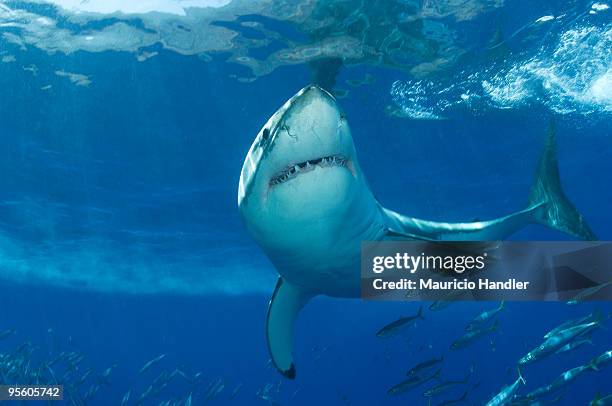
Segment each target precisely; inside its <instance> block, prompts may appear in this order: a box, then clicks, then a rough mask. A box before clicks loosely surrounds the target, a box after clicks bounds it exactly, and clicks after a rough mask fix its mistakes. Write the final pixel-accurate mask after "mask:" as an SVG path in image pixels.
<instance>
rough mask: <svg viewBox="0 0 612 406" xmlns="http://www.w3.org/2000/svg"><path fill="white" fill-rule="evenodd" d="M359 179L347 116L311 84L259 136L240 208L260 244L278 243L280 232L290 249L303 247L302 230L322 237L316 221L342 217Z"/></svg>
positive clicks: (244, 175) (249, 158)
mask: <svg viewBox="0 0 612 406" xmlns="http://www.w3.org/2000/svg"><path fill="white" fill-rule="evenodd" d="M361 182H362V176H361V172H360V170H359V167H358V164H357V161H356V155H355V147H354V145H353V139H352V137H351V132H350V129H349V126H348V124H347V121H346V118H345V116H344V114H343V112H342V111H341V110H340V108H339V106H338V104H337V103H336V100H335V99H334V97H333V96H332V95H330V94H329V93H328V92H326V91H325V90H323V89H321V88H320V87H318V86H308V87H306V88H304V89H302V90H300V91H299V92H298V93H297V94H296V95H295V96H293V97H292V98H291V99H289V100H288V101H287V102H286V103H285V104H284V105H283V106H282V107H281V108H280V109H279V110H278V111H277V112H276V113H275V114H274V115H273V116H272V117H271V118H270V119H269V120H268V122H267V123H266V125H265V126H264V127H263V128H262V129H261V131H260V132H259V134H258V135H257V137H256V138H255V141H254V142H253V145H252V146H251V149H250V150H249V153H248V155H247V157H246V159H245V161H244V165H243V167H242V173H241V176H240V184H239V187H238V206H239V208H240V212H241V215H242V217H243V219H244V220H245V223H246V225H247V227H248V229H249V231H250V232H251V234H252V235H253V236H254V237H255V239H256V240H258V242H259V243H264V245H268V246H269V245H275V243H274V241H272V240H279V236H281V235H282V236H283V238H282V239H283V240H284V243H286V244H293V243H297V242H299V241H297V237H298V235H296V234H297V233H298V229H299V230H300V231H305V232H306V235H307V233H308V231H311V232H312V233H316V232H325V230H323V229H318V228H317V224H319V225H321V227H323V226H322V224H323V223H322V220H324V219H329V218H341V216H338V215H339V214H341V213H342V212H343V210H345V207H346V205H348V204H350V202H351V199H352V197H353V196H354V195H355V194H356V193H357V188H358V187H359V186H360V184H361ZM326 224H329V222H327V223H326ZM304 227H306V229H305V228H304ZM294 233H295V234H294ZM292 236H295V238H296V241H291V240H292ZM300 238H304V233H303V232H301V237H300ZM278 243H279V244H282V242H278Z"/></svg>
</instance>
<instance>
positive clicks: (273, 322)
mask: <svg viewBox="0 0 612 406" xmlns="http://www.w3.org/2000/svg"><path fill="white" fill-rule="evenodd" d="M311 297H312V295H310V294H308V293H306V292H304V291H302V290H300V289H299V288H297V287H296V286H294V285H292V284H290V283H289V282H287V281H285V280H284V279H283V278H278V282H277V283H276V288H275V289H274V293H273V294H272V298H271V299H270V304H269V306H268V316H267V317H266V341H267V343H268V350H269V352H270V357H271V359H272V364H273V365H274V367H276V369H277V370H278V371H279V372H280V373H281V374H282V375H283V376H284V377H285V378H288V379H295V366H294V364H293V325H294V323H295V319H296V318H297V315H298V313H299V312H300V310H302V307H304V305H305V304H306V302H308V300H310V298H311Z"/></svg>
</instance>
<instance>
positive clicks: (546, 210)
mask: <svg viewBox="0 0 612 406" xmlns="http://www.w3.org/2000/svg"><path fill="white" fill-rule="evenodd" d="M238 207H239V211H240V214H241V217H242V219H243V222H244V224H245V226H246V228H247V230H248V232H249V233H250V235H251V236H252V237H253V239H254V240H255V241H256V242H257V243H258V244H259V246H260V247H261V248H262V250H263V251H264V252H265V254H266V255H267V256H268V257H269V259H270V261H271V262H272V264H273V265H274V266H275V267H276V269H277V271H278V273H279V274H280V277H279V279H278V282H277V284H276V288H275V289H274V293H273V294H272V298H271V300H270V304H269V307H268V314H267V318H266V335H267V343H268V349H269V352H270V356H271V359H272V362H273V364H274V366H275V367H276V368H277V369H278V371H280V373H282V374H283V375H284V376H285V377H287V378H290V379H293V378H295V366H294V363H293V356H292V347H293V325H294V321H295V319H296V317H297V315H298V313H299V311H300V310H301V309H302V307H303V306H304V305H305V304H306V303H307V302H308V301H309V300H310V299H311V298H313V297H314V296H316V295H321V294H322V295H328V296H333V297H347V298H354V297H359V294H360V248H361V242H362V241H380V240H397V239H398V238H400V239H406V240H449V241H466V240H467V241H481V240H501V239H504V238H506V237H508V236H510V235H511V234H513V233H514V232H516V231H518V230H519V229H521V228H523V227H525V226H526V225H528V224H530V223H539V224H543V225H546V226H548V227H551V228H553V229H556V230H559V231H561V232H564V233H567V234H569V235H571V236H574V237H577V238H581V239H586V240H594V239H595V235H594V234H593V233H592V232H591V230H590V228H589V226H588V225H587V223H586V221H585V220H584V218H583V216H582V215H581V214H580V213H579V212H578V211H577V210H576V208H575V207H574V205H573V204H572V203H571V202H570V201H569V200H568V199H567V198H566V197H565V195H564V193H563V191H562V189H561V183H560V179H559V171H558V169H557V158H556V147H555V132H554V128H552V127H551V129H550V130H549V132H548V136H547V139H546V143H545V147H544V152H543V153H542V156H541V158H540V162H539V165H538V168H537V172H536V176H535V181H534V183H533V186H532V188H531V193H530V195H529V199H528V203H527V206H526V208H525V209H523V210H520V211H517V212H515V213H512V214H509V215H506V216H503V217H500V218H496V219H493V220H487V221H472V222H464V223H446V222H437V221H429V220H422V219H417V218H413V217H408V216H405V215H402V214H399V213H396V212H394V211H392V210H389V209H387V208H385V207H383V206H382V205H381V203H380V202H379V201H378V200H377V199H376V198H375V197H374V195H373V193H372V191H371V190H370V188H369V186H368V183H367V181H366V178H365V176H364V174H363V172H362V171H361V168H360V166H359V161H358V160H357V155H356V152H355V146H354V144H353V138H352V136H351V130H350V129H349V125H348V122H347V119H346V116H345V115H344V113H343V112H342V110H341V109H340V107H339V106H338V103H337V102H336V100H335V99H334V97H333V96H332V95H331V94H330V93H328V92H327V91H325V90H323V89H322V88H320V87H318V86H314V85H311V86H307V87H305V88H304V89H302V90H300V91H299V92H298V93H297V94H296V95H295V96H293V97H292V98H291V99H289V100H288V101H287V102H286V103H285V104H284V105H283V106H282V107H281V108H280V109H279V110H278V111H277V112H276V113H274V115H272V117H270V119H269V120H268V121H267V123H266V124H265V125H264V126H263V128H262V129H261V131H259V133H258V134H257V137H256V138H255V140H254V141H253V144H252V145H251V148H250V150H249V152H248V154H247V156H246V159H245V161H244V165H243V167H242V172H241V175H240V183H239V186H238Z"/></svg>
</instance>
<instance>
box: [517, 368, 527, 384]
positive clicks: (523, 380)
mask: <svg viewBox="0 0 612 406" xmlns="http://www.w3.org/2000/svg"><path fill="white" fill-rule="evenodd" d="M516 370H517V371H518V377H519V379H520V380H521V382H522V383H523V385H527V381H526V380H525V378H523V373H522V372H521V368H520V367H516Z"/></svg>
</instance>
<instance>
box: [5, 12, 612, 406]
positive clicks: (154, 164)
mask: <svg viewBox="0 0 612 406" xmlns="http://www.w3.org/2000/svg"><path fill="white" fill-rule="evenodd" d="M56 3H57V2H56ZM390 3H391V2H389V4H390ZM394 3H395V2H394ZM397 3H398V4H401V3H402V2H397ZM406 3H408V2H406ZM450 3H453V2H450ZM604 6H606V4H605V3H603V2H600V3H592V2H570V3H567V4H565V3H564V2H545V3H542V4H538V5H524V4H520V3H517V2H509V3H507V4H503V3H502V2H500V4H499V7H497V8H495V10H493V11H488V12H484V11H483V15H482V16H480V17H478V19H476V21H475V22H474V21H471V22H469V21H466V20H462V19H460V18H457V21H451V22H448V24H449V25H450V26H452V27H453V28H454V30H455V35H456V36H458V37H459V38H460V39H462V40H463V41H464V42H470V43H472V44H474V45H473V48H471V49H470V50H469V51H470V53H469V54H468V55H467V56H465V57H464V59H463V60H460V61H459V62H458V63H457V64H456V65H453V66H451V67H448V68H445V69H444V70H441V71H436V72H433V73H431V74H428V75H419V74H417V73H415V71H412V73H410V72H407V71H405V70H402V69H397V67H395V66H392V65H393V64H390V63H380V62H376V63H374V62H372V61H371V60H369V59H367V58H364V60H362V61H359V62H358V63H350V64H349V63H347V64H346V66H344V67H342V68H341V69H340V71H339V73H338V76H337V77H336V88H335V89H336V94H337V95H338V96H339V97H338V101H339V103H340V105H341V106H342V108H343V109H344V110H345V113H346V116H347V119H348V122H349V125H350V127H351V130H352V135H353V138H354V141H355V145H356V148H357V153H358V156H359V160H360V163H361V166H362V169H363V171H364V173H365V174H366V176H367V178H368V180H369V183H370V186H371V188H372V189H373V191H374V192H375V194H376V196H377V198H378V199H379V200H380V201H381V202H382V203H383V204H384V205H385V206H386V207H389V208H392V209H394V210H397V211H399V212H401V213H405V214H409V215H411V216H415V217H421V218H430V219H436V220H442V219H444V220H448V221H459V220H466V219H473V218H481V219H484V218H493V217H497V216H500V215H504V214H507V213H510V212H513V211H516V210H519V209H522V208H523V207H524V206H525V204H526V199H527V195H528V191H529V187H530V185H531V181H532V177H533V173H534V170H535V166H536V164H537V161H538V156H539V154H540V152H541V150H542V146H543V143H544V136H545V131H546V128H547V125H548V123H549V121H550V120H551V119H553V120H554V121H555V122H556V128H557V142H558V149H559V152H558V154H559V157H558V158H559V166H560V172H561V176H562V181H563V185H564V188H565V192H566V194H567V195H568V196H569V197H570V198H571V200H572V201H573V202H574V203H575V204H576V206H577V207H578V208H579V209H580V211H581V212H582V213H583V214H584V215H585V217H586V218H587V220H588V222H589V224H590V225H591V227H592V229H593V231H594V232H595V233H596V234H597V235H598V237H599V238H600V239H601V240H609V239H612V217H611V216H610V204H611V202H612V188H611V187H610V186H611V185H612V163H611V161H610V159H609V155H610V151H611V150H612V138H611V137H610V136H611V135H612V134H611V131H610V129H611V127H610V114H611V112H612V101H611V94H612V85H611V83H612V79H611V76H610V75H611V74H612V71H611V69H612V68H611V67H610V66H611V65H610V63H611V62H612V55H611V53H612V51H610V50H611V49H612V48H611V47H610V44H611V43H612V34H611V32H612V31H611V30H612V28H611V22H610V14H609V10H607V9H606V8H605V7H604ZM56 7H58V6H51V5H47V6H43V5H40V4H30V2H27V1H26V2H12V1H7V2H3V1H0V23H3V24H0V34H2V37H1V38H0V46H1V48H0V58H2V63H0V89H1V90H0V140H1V144H0V280H1V285H0V286H1V290H0V292H1V294H0V331H5V330H6V329H14V330H15V333H14V334H10V335H8V336H7V337H6V338H3V339H1V340H0V354H15V351H16V348H18V347H19V346H20V345H22V344H23V343H25V342H29V343H31V345H32V349H31V351H30V350H27V351H25V353H26V354H28V356H27V359H28V360H30V361H31V363H32V365H35V364H36V363H37V362H45V361H47V360H50V359H54V358H56V357H57V356H58V355H59V354H61V353H62V352H64V354H65V353H67V352H70V351H77V352H81V353H83V354H84V359H83V361H81V362H80V363H79V365H77V366H76V367H74V368H73V370H71V371H70V374H68V375H66V378H65V379H66V380H67V381H69V382H75V381H76V380H78V379H79V377H82V376H83V375H84V374H85V373H86V372H87V370H88V369H89V368H92V369H93V371H94V372H93V373H92V374H91V375H90V376H88V377H87V378H86V380H85V381H84V382H83V383H82V384H80V385H79V386H78V389H76V392H78V393H79V394H80V396H81V397H85V395H86V393H87V392H88V391H90V390H92V388H98V389H96V390H97V392H96V393H95V394H91V396H90V398H89V399H88V400H87V402H86V404H91V405H115V404H116V405H119V404H121V400H122V398H123V397H124V395H125V394H126V393H127V392H128V391H131V392H130V393H131V395H130V400H129V404H136V403H137V400H138V399H139V397H140V396H141V395H142V394H143V393H146V391H147V389H148V387H149V385H151V384H152V383H153V382H154V381H155V380H156V378H158V377H159V376H160V374H162V373H163V371H167V372H168V373H172V372H173V371H176V369H177V368H178V369H179V370H180V371H181V372H183V373H184V374H185V376H186V377H187V378H188V379H185V377H183V376H180V375H175V376H174V378H173V379H172V380H171V381H169V384H168V385H167V387H165V388H163V389H161V390H160V392H159V393H158V394H155V395H149V396H146V397H144V398H143V399H144V400H142V402H141V404H152V405H153V404H160V403H161V402H163V401H165V400H173V401H176V402H177V404H185V403H186V399H187V398H188V397H189V394H191V398H192V400H193V403H194V404H207V403H210V404H254V405H257V404H262V405H263V404H266V403H269V404H282V405H311V404H339V405H342V404H351V405H387V404H389V405H392V404H415V405H417V404H428V399H426V398H425V397H424V396H423V395H422V392H423V390H424V388H425V387H426V386H424V387H423V388H417V389H416V390H413V391H410V392H407V393H406V394H403V395H401V396H397V397H393V396H389V395H387V393H386V392H387V390H388V389H389V388H390V387H391V386H393V385H394V384H396V383H398V382H400V381H401V380H402V379H404V377H405V373H406V371H407V370H408V369H409V368H410V367H412V366H413V365H414V364H416V363H418V362H420V361H422V360H425V359H429V358H433V357H438V356H440V355H444V365H443V373H442V374H443V377H444V379H461V378H463V377H464V376H465V375H466V374H467V373H468V371H469V370H470V368H472V366H473V369H474V373H473V375H472V377H471V379H470V383H469V384H467V385H463V386H460V387H459V388H456V389H453V390H452V391H449V392H448V393H445V394H443V395H440V396H438V397H435V398H434V400H433V401H432V403H431V404H439V403H441V402H443V401H444V400H448V399H455V398H458V397H460V396H461V395H462V394H463V392H464V391H467V392H468V395H467V400H466V401H465V402H464V404H485V403H486V402H487V401H488V400H489V399H490V398H491V397H492V396H493V395H494V394H496V393H497V392H498V391H499V390H500V389H501V388H502V387H504V386H505V385H508V384H510V383H512V382H513V381H514V380H515V379H516V370H515V365H516V361H517V360H518V359H519V358H520V357H521V356H523V355H524V354H525V353H526V352H527V351H529V350H530V349H532V348H533V347H535V346H537V345H539V344H540V343H541V337H542V335H543V334H544V333H546V332H547V331H549V330H550V329H551V328H553V327H555V326H556V325H558V324H559V323H561V322H563V321H565V320H567V319H570V318H575V317H580V316H583V315H586V314H588V313H589V312H591V311H593V310H595V309H599V310H600V311H602V312H603V313H604V314H610V311H611V310H612V306H611V305H610V303H608V302H603V303H582V304H579V305H576V306H568V305H566V304H563V303H508V304H507V307H506V309H505V310H504V311H503V312H502V314H501V315H500V317H499V323H500V324H499V329H498V331H497V332H495V333H494V334H492V335H490V336H489V337H486V338H483V339H482V340H480V341H478V342H477V343H475V344H474V345H472V346H470V347H468V348H466V349H463V350H459V351H450V350H449V345H450V344H451V343H452V341H453V340H454V339H455V338H457V337H458V336H460V335H461V334H462V333H463V332H464V326H465V324H466V323H467V322H468V321H470V320H471V319H472V318H473V317H474V316H476V315H477V314H478V313H480V312H481V311H482V310H484V309H489V308H493V307H495V306H496V305H497V304H496V303H457V304H453V305H452V306H450V307H449V308H448V309H446V310H443V311H439V312H431V311H429V310H427V306H428V305H429V303H425V309H426V310H425V318H424V320H422V321H419V322H418V323H417V325H416V326H414V327H411V328H409V329H407V330H406V331H405V332H403V333H402V334H401V335H399V336H396V337H391V338H388V339H380V338H377V337H376V336H375V333H376V331H378V329H380V328H381V327H382V326H383V325H385V324H387V323H389V322H390V321H393V320H395V319H397V318H398V317H399V316H400V315H409V314H413V313H415V312H416V311H417V309H418V307H419V304H418V303H369V302H363V301H360V300H339V299H333V298H327V297H317V298H316V299H315V300H313V301H312V302H311V303H309V304H308V306H307V307H306V308H305V309H304V310H303V311H302V314H301V316H300V318H299V319H298V322H297V325H296V333H295V339H296V342H295V360H296V364H297V366H298V377H297V379H296V380H295V381H288V380H285V379H284V378H282V377H281V376H280V375H279V374H278V373H277V372H276V371H275V370H274V368H273V367H272V366H271V365H270V364H269V362H268V359H269V356H268V353H267V348H266V342H265V333H264V319H265V313H266V308H267V303H268V300H269V297H270V295H271V292H272V290H273V287H274V283H275V279H276V273H275V271H274V269H273V267H272V265H271V264H270V263H269V261H268V260H267V259H266V257H265V256H264V254H263V253H262V252H261V251H260V250H259V248H258V247H257V246H256V245H255V243H254V242H252V240H251V239H250V237H249V236H248V234H247V233H246V230H245V229H244V227H243V225H242V224H241V220H240V218H239V215H238V211H237V207H236V193H237V184H238V179H239V176H240V168H241V166H242V163H243V160H244V157H245V155H246V153H247V151H248V148H249V146H250V144H251V142H252V140H253V138H254V137H255V135H256V134H257V132H258V131H259V129H260V128H261V126H262V125H263V124H264V123H265V122H266V120H267V119H268V117H269V116H270V115H272V114H273V113H274V112H275V111H276V110H277V109H278V108H279V107H280V106H281V105H282V103H284V101H285V100H287V99H288V98H289V97H290V96H292V95H293V94H294V93H295V92H297V91H298V90H299V89H300V88H302V87H303V86H305V85H307V84H309V83H310V82H311V80H312V69H311V67H310V66H309V64H308V63H307V62H308V61H307V60H305V61H302V62H304V63H291V64H279V65H278V66H276V65H274V69H273V70H272V71H271V73H269V74H261V75H257V74H254V76H256V77H253V78H252V79H254V80H236V76H237V77H239V78H240V77H245V76H249V75H251V74H252V73H249V72H248V71H247V68H246V67H245V66H243V65H239V64H236V63H230V62H228V52H229V51H228V50H221V51H218V52H213V53H210V55H209V56H207V57H203V56H202V55H194V54H193V53H190V52H177V51H176V49H170V47H169V45H168V43H169V42H170V41H169V40H166V41H164V38H163V37H161V38H160V39H159V40H158V41H154V42H153V44H151V45H148V46H146V47H144V48H143V49H146V53H145V51H143V50H141V49H139V48H138V52H135V51H134V49H132V48H130V47H129V46H127V45H125V44H123V43H120V42H118V40H117V41H116V42H114V43H112V46H111V45H108V44H107V45H105V46H104V47H102V46H101V47H100V48H96V49H95V50H94V49H90V48H87V47H85V46H80V47H79V45H78V44H79V42H78V41H79V40H80V39H79V38H76V37H75V35H76V34H75V33H82V35H83V36H87V35H92V36H94V37H95V36H96V35H100V33H101V32H107V33H108V31H104V29H105V28H108V27H113V26H115V25H114V24H116V21H114V20H112V18H119V19H120V20H121V21H124V20H125V21H128V23H129V24H127V23H126V26H129V27H137V28H138V27H142V26H143V25H144V26H145V27H148V26H147V24H151V22H150V21H149V20H147V18H146V17H142V16H139V15H137V16H134V17H130V18H129V19H127V18H125V17H121V16H119V17H108V18H107V19H101V18H98V17H96V18H92V19H91V21H87V20H79V19H78V18H76V17H74V16H72V17H66V15H64V14H62V12H60V11H58V10H59V9H58V8H56ZM381 7H382V6H381ZM5 8H6V9H5ZM7 10H9V11H7ZM16 10H21V14H18V13H17V11H16ZM24 10H25V11H24ZM26 12H27V13H26ZM591 12H592V13H591ZM28 13H29V14H28ZM440 13H442V12H440ZM442 14H443V13H442ZM33 15H36V18H34V17H32V16H33ZM543 17H550V18H543ZM39 18H49V19H54V20H55V23H54V24H52V26H53V27H55V29H56V31H40V30H41V28H40V27H42V26H47V25H45V24H43V23H40V21H39V23H40V24H39V23H36V24H37V25H33V24H34V23H33V21H38V20H37V19H39ZM75 18H76V19H75ZM466 18H467V17H466ZM141 19H142V20H143V21H144V22H142V21H140V20H141ZM262 19H263V17H262ZM449 19H452V18H451V17H449V16H447V15H442V16H441V17H440V19H439V20H436V21H447V20H449ZM557 19H558V22H557V21H556V20H557ZM253 20H257V19H253ZM538 20H540V22H538V23H536V22H537V21H538ZM24 21H26V22H24ZM179 21H180V20H179ZM186 21H187V22H183V23H182V24H188V23H189V20H186ZM546 24H556V25H551V26H548V25H546ZM35 28H36V29H35ZM192 29H193V28H189V27H188V26H186V27H184V31H185V32H187V30H192ZM277 29H278V30H279V32H281V33H283V34H285V35H286V36H287V37H291V41H297V42H299V41H303V40H304V38H302V37H301V36H303V35H304V33H303V32H302V33H298V34H296V33H294V32H293V31H291V30H292V29H293V28H292V27H291V25H290V24H287V23H283V24H279V27H278V28H277ZM147 30H149V31H150V30H151V28H145V29H143V32H147ZM499 30H501V32H503V36H502V38H505V40H503V41H502V43H503V45H504V46H503V47H501V46H495V45H497V44H499V42H494V43H493V45H494V46H491V45H490V44H491V38H494V34H495V32H496V31H499ZM179 31H180V30H179ZM41 32H42V34H41ZM66 32H70V33H71V34H70V35H72V37H71V36H69V35H68V34H66ZM313 32H314V31H313ZM310 34H311V35H314V34H312V32H310ZM160 35H161V34H160ZM168 35H169V34H168ZM243 35H244V36H246V37H247V38H248V37H249V35H251V36H256V35H254V34H249V32H246V33H243ZM333 35H336V36H338V35H339V34H338V33H334V34H333ZM330 36H332V34H330ZM16 37H17V38H20V39H21V42H19V41H17V40H15V38H16ZM58 38H59V39H58ZM118 38H124V39H125V38H126V37H121V36H119V37H118ZM172 38H173V39H175V38H174V37H172ZM144 39H146V37H143V38H142V39H141V40H142V41H144ZM43 40H44V41H43ZM71 41H72V42H71ZM73 43H74V44H77V45H74V48H70V46H73ZM113 46H114V47H116V48H118V49H114V48H113ZM181 46H182V45H181ZM249 46H250V45H249ZM269 47H270V49H268V50H267V51H266V52H268V53H269V52H274V51H273V49H274V47H275V44H274V42H272V43H271V44H270V45H269ZM177 48H179V47H178V46H177ZM501 48H503V49H501ZM180 49H184V48H180ZM254 52H255V51H254ZM259 52H262V51H261V49H260V50H259ZM497 52H501V53H502V56H501V57H500V56H498V55H497ZM135 54H138V57H135ZM234 56H235V55H234ZM270 64H272V62H270ZM260 69H263V68H261V67H260ZM364 78H370V79H368V80H365V82H366V83H365V84H363V85H361V86H353V85H351V83H355V81H357V82H360V81H364ZM346 91H348V93H347V94H346V95H345V92H346ZM341 96H344V97H341ZM512 238H513V239H518V240H557V239H565V238H567V237H565V236H563V235H561V234H559V233H556V232H553V231H550V230H547V229H545V228H543V227H539V226H530V227H528V228H526V229H524V230H523V231H521V232H519V233H517V234H516V235H514V236H513V237H512ZM607 324H609V323H607ZM611 344H612V331H611V330H609V329H599V330H598V331H596V332H595V333H594V334H593V336H592V345H591V344H587V345H584V346H582V347H580V348H578V349H576V350H574V351H571V352H568V353H565V354H559V355H558V356H554V357H550V358H549V359H546V360H544V361H542V362H540V363H537V364H534V365H532V366H529V367H527V368H526V369H525V371H524V375H525V378H526V380H527V388H522V389H521V393H523V394H524V393H526V392H528V391H529V390H531V389H534V388H537V387H539V386H541V385H545V384H548V383H550V382H551V381H552V380H553V379H555V378H556V377H557V376H558V375H559V374H560V373H562V372H563V371H565V370H567V369H569V368H573V367H575V366H578V365H582V364H584V363H586V362H588V361H589V360H591V359H592V358H593V357H595V356H597V355H599V354H601V353H603V352H604V351H607V350H610V349H611V348H610V345H611ZM22 352H23V351H22ZM161 354H164V355H165V357H164V358H163V359H161V360H160V361H159V362H158V363H156V364H155V365H153V366H152V367H151V368H150V369H148V370H146V371H144V372H139V371H140V369H141V368H142V367H143V365H144V364H145V363H146V362H147V361H149V360H151V359H153V358H155V357H157V356H159V355H161ZM113 364H116V367H115V368H114V369H113V370H112V371H111V372H110V374H109V377H108V383H104V382H103V380H102V379H101V378H99V376H100V375H101V374H102V373H103V372H104V371H105V370H106V369H107V368H109V367H111V366H112V365H113ZM199 373H200V375H197V374H199ZM610 382H612V368H608V369H602V370H601V371H598V372H595V371H589V372H587V373H585V374H584V375H583V376H581V377H580V378H579V379H578V380H576V381H575V382H573V383H572V384H571V385H569V386H568V387H567V388H565V389H563V390H562V391H560V392H559V394H561V395H563V396H562V397H561V398H560V399H558V402H557V404H559V405H585V404H588V402H589V401H590V400H592V399H593V398H594V397H595V395H596V393H601V394H609V393H610V392H612V384H611V383H610ZM21 383H26V382H21ZM551 399H555V396H552V397H551ZM179 402H180V403H179ZM66 403H67V404H69V403H68V401H66ZM76 404H80V403H76Z"/></svg>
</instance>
